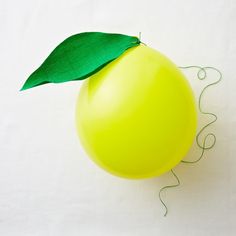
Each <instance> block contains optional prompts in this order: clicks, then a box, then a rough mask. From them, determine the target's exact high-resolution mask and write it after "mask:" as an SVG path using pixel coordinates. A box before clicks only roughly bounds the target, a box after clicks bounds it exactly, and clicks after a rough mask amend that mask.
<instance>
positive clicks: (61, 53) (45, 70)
mask: <svg viewBox="0 0 236 236" xmlns="http://www.w3.org/2000/svg"><path fill="white" fill-rule="evenodd" d="M139 44H140V41H139V39H138V38H137V37H132V36H128V35H123V34H110V33H101V32H85V33H80V34H76V35H73V36H71V37H69V38H67V39H66V40H64V41H63V42H62V43H61V44H59V45H58V46H57V47H56V48H55V49H54V50H53V51H52V52H51V54H50V55H49V56H48V57H47V59H46V60H45V61H44V62H43V64H42V65H41V66H40V67H39V68H38V69H37V70H36V71H34V72H33V73H32V74H31V75H30V76H29V78H28V79H27V80H26V82H25V84H24V85H23V87H22V89H21V90H25V89H29V88H32V87H35V86H39V85H42V84H46V83H63V82H67V81H72V80H83V79H86V78H87V77H89V76H91V75H92V74H94V73H96V72H98V71H99V70H101V69H102V68H103V67H104V66H106V65H107V64H108V63H110V62H111V61H113V60H114V59H116V58H117V57H119V56H120V55H121V54H122V53H123V52H124V51H125V50H127V49H129V48H131V47H134V46H137V45H139Z"/></svg>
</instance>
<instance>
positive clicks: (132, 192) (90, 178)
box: [0, 0, 236, 236]
mask: <svg viewBox="0 0 236 236" xmlns="http://www.w3.org/2000/svg"><path fill="white" fill-rule="evenodd" d="M0 6H1V7H0V35H1V38H0V40H1V44H0V52H1V53H0V60H1V61H0V62H1V64H0V65H1V72H0V73H1V80H0V83H1V84H0V235H1V236H13V235H14V236H15V235H16V236H36V235H37V236H41V235H42V236H47V235H50V236H52V235H55V236H61V235H63V236H64V235H66V236H73V235H85V236H90V235H96V236H97V235H98V236H100V235H102V236H108V235H109V236H110V235H113V236H116V235H122V236H154V235H155V236H156V235H163V236H166V235H167V236H172V235H175V236H178V235H180V236H182V235H194V236H195V235H197V236H205V235H206V236H209V235H218V236H221V235H222V236H223V235H227V236H233V235H236V224H235V219H236V155H235V153H236V133H235V128H236V102H235V99H236V87H235V85H236V76H235V70H236V68H235V62H236V14H235V13H236V1H234V0H214V1H213V0H209V1H205V0H201V1H199V0H198V1H197V0H196V1H194V0H189V1H187V0H178V1H177V0H176V1H174V0H171V1H166V0H163V1H158V0H151V1H143V0H139V1H138V0H132V1H128V0H124V1H122V0H120V1H111V0H107V1H105V0H94V1H92V0H91V1H89V0H87V1H86V0H67V1H61V0H38V1H33V0H21V1H17V0H15V1H12V0H0ZM82 31H107V32H120V33H125V34H130V35H138V32H139V31H141V32H142V40H143V41H144V42H146V43H147V44H148V45H150V46H152V47H154V48H156V49H158V50H159V51H161V52H163V53H165V54H166V55H168V56H169V57H170V58H171V59H172V60H173V61H174V62H175V63H176V64H178V65H189V64H195V65H212V66H215V67H217V68H219V69H221V70H222V72H223V75H224V80H223V81H222V83H221V84H220V85H219V86H217V87H216V88H214V89H211V90H210V91H209V93H208V96H207V97H206V99H205V107H206V108H207V109H208V110H210V111H214V112H216V113H218V115H219V120H218V122H217V124H216V125H214V126H213V127H212V128H211V129H212V130H214V131H215V132H216V134H217V136H218V140H217V145H216V147H215V149H214V150H213V151H209V152H208V153H207V156H206V158H205V159H203V160H202V161H201V162H200V163H199V164H196V165H193V166H190V165H183V164H181V165H179V166H178V167H177V168H176V169H175V170H176V173H177V174H178V175H179V178H180V179H181V186H180V187H179V188H176V189H172V190H169V191H168V192H166V194H165V200H166V202H167V204H168V206H169V215H168V217H167V218H164V217H163V212H164V209H163V207H162V205H161V204H160V202H159V200H158V191H159V188H160V187H161V186H163V185H165V184H170V183H172V182H173V181H174V179H173V177H172V176H171V175H170V174H169V173H168V174H165V175H163V176H161V177H160V178H155V179H149V180H142V181H130V180H125V179H120V178H117V177H113V176H111V175H109V174H107V173H105V172H104V171H102V170H100V169H99V168H98V167H97V166H95V165H94V164H93V163H92V162H91V161H90V160H89V159H88V158H87V156H86V154H85V153H84V151H83V149H82V147H81V146H80V144H79V141H78V139H77V136H76V133H75V127H74V126H75V125H74V108H75V101H76V97H77V94H78V92H79V87H80V85H81V83H80V82H71V83H66V84H60V85H45V86H42V87H38V88H35V89H32V90H28V91H25V92H21V93H20V92H19V91H18V90H19V88H20V87H21V86H22V83H23V82H24V81H25V79H26V78H27V76H28V75H29V74H30V73H31V72H32V71H33V70H34V69H35V68H36V67H38V66H39V64H40V63H41V62H42V61H43V60H44V59H45V57H46V56H47V55H48V53H49V52H50V51H51V50H52V49H53V48H54V47H55V46H56V45H57V44H58V43H59V42H61V41H62V40H63V39H65V38H66V37H68V36H70V35H71V34H75V33H78V32H82ZM188 75H189V73H188ZM189 79H190V81H191V83H192V84H193V87H194V90H195V91H198V89H199V88H200V87H201V85H202V84H203V83H200V82H197V81H195V82H193V78H191V76H189ZM204 121H206V119H205V118H203V117H202V118H201V122H204ZM197 155H199V150H198V149H197V148H193V149H192V151H191V152H190V154H189V156H188V157H189V158H194V157H196V156H197Z"/></svg>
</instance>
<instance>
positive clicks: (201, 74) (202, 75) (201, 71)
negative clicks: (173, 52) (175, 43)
mask: <svg viewBox="0 0 236 236" xmlns="http://www.w3.org/2000/svg"><path fill="white" fill-rule="evenodd" d="M179 68H180V69H198V72H197V78H198V79H199V80H204V79H206V78H207V70H213V71H215V72H217V73H218V79H217V80H216V81H215V82H212V83H210V84H208V85H206V86H205V87H204V88H203V89H202V91H201V93H200V95H199V98H198V109H199V111H200V113H201V114H203V115H208V116H211V117H212V118H213V119H212V121H210V122H209V123H207V124H206V125H204V126H203V127H202V128H201V129H200V131H199V132H198V133H197V135H196V143H197V145H198V147H199V148H200V149H201V150H202V151H201V154H200V156H199V157H198V158H197V159H196V160H193V161H188V160H182V161H181V162H182V163H187V164H194V163H197V162H198V161H200V160H201V159H202V157H203V155H204V152H205V150H209V149H212V148H213V147H214V146H215V144H216V135H215V134H214V133H208V134H206V135H205V136H204V139H203V143H202V144H201V142H200V136H201V134H202V133H203V132H204V131H205V129H206V128H208V127H209V126H210V125H212V124H213V123H215V122H216V121H217V115H216V114H214V113H212V112H206V111H204V110H203V109H202V97H203V94H204V93H205V91H206V90H207V89H208V88H209V87H211V86H213V85H216V84H218V83H219V82H220V81H221V79H222V73H221V72H220V71H219V70H218V69H216V68H214V67H210V66H207V67H200V66H180V67H179ZM209 137H211V138H212V139H213V142H212V143H211V144H210V145H209V146H207V145H206V142H207V139H208V138H209ZM171 173H172V174H173V176H174V177H175V179H176V180H177V184H173V185H167V186H164V187H162V188H161V189H160V190H159V199H160V201H161V203H162V205H163V206H164V207H165V213H164V216H166V215H167V213H168V208H167V206H166V204H165V202H164V201H163V199H162V197H161V193H162V191H163V190H165V189H169V188H173V187H177V186H179V185H180V180H179V178H178V176H177V175H176V174H175V172H174V171H173V169H171Z"/></svg>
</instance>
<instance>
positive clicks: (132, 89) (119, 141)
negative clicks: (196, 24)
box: [76, 45, 197, 179]
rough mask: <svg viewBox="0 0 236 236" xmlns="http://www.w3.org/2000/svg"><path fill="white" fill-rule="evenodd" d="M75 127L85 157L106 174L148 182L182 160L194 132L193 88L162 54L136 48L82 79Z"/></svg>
mask: <svg viewBox="0 0 236 236" xmlns="http://www.w3.org/2000/svg"><path fill="white" fill-rule="evenodd" d="M76 124H77V130H78V134H79V137H80V140H81V143H82V145H83V146H84V148H85V150H86V151H87V153H88V155H89V156H90V157H91V158H92V160H94V161H95V162H96V163H97V164H98V165H99V166H101V167H102V168H104V169H105V170H107V171H108V172H110V173H112V174H114V175H117V176H121V177H125V178H136V179H138V178H148V177H154V176H158V175H160V174H163V173H164V172H167V171H169V170H170V169H172V168H173V167H174V166H176V165H177V164H178V163H179V162H180V161H181V159H183V158H184V156H185V155H186V153H187V152H188V150H189V149H190V147H191V145H192V142H193V139H194V137H195V134H196V126H197V112H196V104H195V99H194V95H193V92H192V89H191V87H190V85H189V83H188V81H187V80H186V79H185V77H184V75H183V74H182V73H181V71H180V70H179V69H178V68H177V67H176V66H175V65H174V64H173V63H172V62H171V61H170V60H169V59H168V58H166V57H165V56H164V55H162V54H161V53H159V52H157V51H156V50H154V49H152V48H150V47H147V46H144V45H140V46H137V47H134V48H131V49H128V50H127V51H126V52H125V53H124V54H122V56H120V57H119V58H117V59H116V60H114V61H113V62H111V63H110V64H108V65H107V66H105V67H104V68H103V69H102V70H100V71H99V72H98V73H96V74H94V75H92V76H91V77H90V78H89V79H87V80H85V82H84V83H83V85H82V88H81V90H80V93H79V97H78V101H77V107H76Z"/></svg>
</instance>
